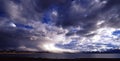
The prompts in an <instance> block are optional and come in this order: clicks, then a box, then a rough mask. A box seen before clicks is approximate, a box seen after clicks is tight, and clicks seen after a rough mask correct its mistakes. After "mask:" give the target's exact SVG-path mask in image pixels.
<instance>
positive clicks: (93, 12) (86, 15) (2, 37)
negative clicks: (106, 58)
mask: <svg viewBox="0 0 120 61" xmlns="http://www.w3.org/2000/svg"><path fill="white" fill-rule="evenodd" d="M119 42H120V0H0V50H17V51H48V52H54V53H63V52H71V53H76V52H83V51H87V52H89V51H94V52H95V51H100V52H101V51H106V50H109V49H120V43H119Z"/></svg>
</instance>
